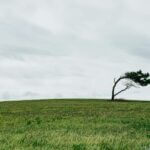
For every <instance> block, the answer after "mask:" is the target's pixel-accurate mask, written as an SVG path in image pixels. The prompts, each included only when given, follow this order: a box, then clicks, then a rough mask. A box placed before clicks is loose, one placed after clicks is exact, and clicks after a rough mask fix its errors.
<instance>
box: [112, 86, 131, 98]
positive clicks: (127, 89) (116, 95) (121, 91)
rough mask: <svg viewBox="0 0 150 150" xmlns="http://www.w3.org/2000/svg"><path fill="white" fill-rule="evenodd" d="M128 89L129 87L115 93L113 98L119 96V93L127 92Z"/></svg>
mask: <svg viewBox="0 0 150 150" xmlns="http://www.w3.org/2000/svg"><path fill="white" fill-rule="evenodd" d="M129 88H131V86H126V87H125V88H124V89H123V90H121V91H119V92H117V93H116V94H115V95H114V96H117V95H118V94H120V93H122V92H124V91H126V90H128V89H129Z"/></svg>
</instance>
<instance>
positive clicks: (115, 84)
mask: <svg viewBox="0 0 150 150" xmlns="http://www.w3.org/2000/svg"><path fill="white" fill-rule="evenodd" d="M125 78H126V77H125V76H122V77H120V78H118V79H117V80H116V81H115V80H114V85H113V87H112V96H111V100H112V101H114V100H115V96H116V94H115V88H116V86H117V84H118V82H119V81H120V80H122V79H125ZM117 95H118V94H117Z"/></svg>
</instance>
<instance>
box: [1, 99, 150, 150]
mask: <svg viewBox="0 0 150 150" xmlns="http://www.w3.org/2000/svg"><path fill="white" fill-rule="evenodd" d="M0 150H150V102H110V101H103V100H75V99H74V100H69V99H68V100H41V101H20V102H1V103H0Z"/></svg>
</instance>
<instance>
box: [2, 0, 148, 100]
mask: <svg viewBox="0 0 150 150" xmlns="http://www.w3.org/2000/svg"><path fill="white" fill-rule="evenodd" d="M149 4H150V2H149V1H148V0H144V1H138V2H137V1H135V0H133V1H130V0H126V1H119V0H117V1H113V0H106V1H99V0H93V1H90V0H86V1H85V0H83V1H80V0H76V1H69V0H63V1H61V0H52V1H49V0H42V1H41V0H26V1H24V2H22V1H19V0H12V1H8V0H2V1H0V33H1V34H0V59H1V63H0V69H1V73H0V83H1V84H0V88H1V89H2V90H1V91H0V98H2V99H14V98H16V99H24V98H42V97H43V98H53V97H55V98H59V97H109V96H110V93H111V86H112V80H113V78H114V77H115V76H119V75H120V74H122V73H124V72H126V71H130V70H131V71H132V70H138V69H143V70H144V71H150V70H149V66H148V63H149V58H150V53H149V50H148V48H149V44H150V42H149V36H150V30H149V25H150V22H149V19H148V18H149V16H150V11H149V8H148V6H149ZM135 91H136V90H135ZM135 91H134V90H133V91H132V90H131V93H130V97H131V98H141V97H142V96H143V98H144V99H148V98H149V95H148V92H147V90H146V89H145V88H144V90H143V91H142V90H141V93H140V90H138V91H139V92H135ZM123 96H124V97H127V98H128V94H125V95H123Z"/></svg>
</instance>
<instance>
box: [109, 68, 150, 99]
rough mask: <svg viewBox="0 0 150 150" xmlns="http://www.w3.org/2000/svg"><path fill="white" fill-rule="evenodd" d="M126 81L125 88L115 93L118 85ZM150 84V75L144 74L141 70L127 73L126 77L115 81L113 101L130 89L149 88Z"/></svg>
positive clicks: (123, 76)
mask: <svg viewBox="0 0 150 150" xmlns="http://www.w3.org/2000/svg"><path fill="white" fill-rule="evenodd" d="M122 80H126V83H125V85H124V86H125V88H124V89H122V90H120V91H118V92H116V93H115V88H116V86H117V84H118V83H119V82H120V81H122ZM149 84H150V74H149V73H143V72H142V71H141V70H139V71H136V72H126V73H125V74H124V75H122V76H120V77H119V78H118V79H117V80H116V79H114V85H113V88H112V97H111V100H115V97H116V96H117V95H119V94H120V93H122V92H124V91H126V90H128V89H130V88H131V87H139V86H147V85H149Z"/></svg>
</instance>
